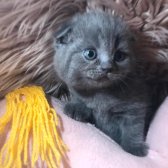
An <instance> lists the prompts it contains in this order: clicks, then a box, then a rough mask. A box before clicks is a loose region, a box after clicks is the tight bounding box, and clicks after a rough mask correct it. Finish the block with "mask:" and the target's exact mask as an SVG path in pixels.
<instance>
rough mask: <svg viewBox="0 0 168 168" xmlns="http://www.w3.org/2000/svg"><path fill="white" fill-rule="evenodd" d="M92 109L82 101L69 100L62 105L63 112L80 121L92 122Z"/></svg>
mask: <svg viewBox="0 0 168 168" xmlns="http://www.w3.org/2000/svg"><path fill="white" fill-rule="evenodd" d="M92 111H93V110H92V109H91V108H88V107H87V106H86V105H85V104H84V103H82V102H75V103H72V102H69V103H67V104H66V105H65V107H64V113H65V114H67V115H68V116H69V117H71V118H73V119H75V120H77V121H82V122H90V123H93V117H92Z"/></svg>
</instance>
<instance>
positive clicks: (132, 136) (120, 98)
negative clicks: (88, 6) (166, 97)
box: [54, 12, 151, 156]
mask: <svg viewBox="0 0 168 168" xmlns="http://www.w3.org/2000/svg"><path fill="white" fill-rule="evenodd" d="M134 42H135V41H134V37H133V35H132V33H131V32H130V31H129V29H128V27H127V26H126V25H125V24H124V23H123V21H122V20H121V19H120V18H118V17H114V16H111V15H109V14H106V13H104V12H89V13H85V14H81V15H77V16H75V17H74V18H73V19H72V20H71V21H69V22H67V23H66V24H64V25H63V26H62V27H61V28H60V29H59V31H57V33H56V34H55V49H56V54H55V57H54V66H55V70H56V73H57V75H58V76H59V78H60V80H61V81H62V82H63V83H64V84H66V85H67V87H68V89H69V92H70V102H69V103H67V104H66V105H65V108H64V111H65V113H66V114H67V115H68V116H70V117H72V118H74V119H76V120H79V121H83V122H90V123H93V124H95V126H96V127H97V128H99V129H100V130H102V131H103V132H104V133H106V134H107V135H108V136H110V137H111V138H112V139H114V140H115V141H116V142H117V143H118V144H120V145H121V146H122V148H123V149H124V150H126V151H127V152H129V153H132V154H134V155H137V156H144V155H146V154H147V145H146V144H145V142H144V127H145V117H146V114H147V113H148V112H150V111H151V96H150V94H149V90H148V89H149V88H148V87H147V85H146V84H145V82H144V81H143V79H141V78H139V77H138V75H137V74H136V69H137V67H138V60H137V58H136V56H135V55H134V50H133V45H134ZM86 49H94V51H96V52H97V57H96V58H94V59H93V60H88V57H85V56H86V55H87V52H88V51H86ZM89 59H90V57H89ZM118 59H119V61H118Z"/></svg>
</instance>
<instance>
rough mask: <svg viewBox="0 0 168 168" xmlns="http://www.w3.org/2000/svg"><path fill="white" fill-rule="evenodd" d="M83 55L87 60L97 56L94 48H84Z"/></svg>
mask: <svg viewBox="0 0 168 168" xmlns="http://www.w3.org/2000/svg"><path fill="white" fill-rule="evenodd" d="M83 56H84V58H85V59H87V60H94V59H96V57H97V53H96V50H94V49H86V50H84V51H83Z"/></svg>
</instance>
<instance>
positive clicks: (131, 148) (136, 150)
mask: <svg viewBox="0 0 168 168" xmlns="http://www.w3.org/2000/svg"><path fill="white" fill-rule="evenodd" d="M123 148H124V150H125V151H127V152H129V153H131V154H133V155H135V156H140V157H144V156H146V155H147V154H148V146H147V144H146V143H144V142H142V143H139V144H136V145H128V146H124V147H123Z"/></svg>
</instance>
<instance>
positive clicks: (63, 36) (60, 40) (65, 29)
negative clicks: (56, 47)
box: [54, 22, 72, 44]
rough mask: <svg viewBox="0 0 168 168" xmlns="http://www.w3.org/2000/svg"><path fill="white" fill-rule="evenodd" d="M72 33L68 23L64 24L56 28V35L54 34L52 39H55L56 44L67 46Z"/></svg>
mask: <svg viewBox="0 0 168 168" xmlns="http://www.w3.org/2000/svg"><path fill="white" fill-rule="evenodd" d="M71 31H72V26H71V24H70V22H66V23H64V24H62V26H60V28H58V30H57V31H56V33H55V34H54V37H55V39H56V44H67V43H68V42H70V34H71Z"/></svg>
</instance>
